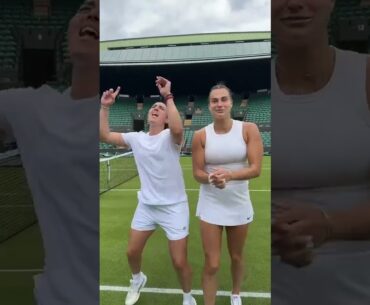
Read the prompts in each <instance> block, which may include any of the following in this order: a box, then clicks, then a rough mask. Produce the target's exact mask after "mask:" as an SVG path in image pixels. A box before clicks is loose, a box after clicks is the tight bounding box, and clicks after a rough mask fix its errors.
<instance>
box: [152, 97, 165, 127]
mask: <svg viewBox="0 0 370 305" xmlns="http://www.w3.org/2000/svg"><path fill="white" fill-rule="evenodd" d="M148 123H149V124H157V125H164V124H165V123H167V106H166V104H164V103H162V102H157V103H155V104H153V106H152V107H151V108H150V109H149V112H148Z"/></svg>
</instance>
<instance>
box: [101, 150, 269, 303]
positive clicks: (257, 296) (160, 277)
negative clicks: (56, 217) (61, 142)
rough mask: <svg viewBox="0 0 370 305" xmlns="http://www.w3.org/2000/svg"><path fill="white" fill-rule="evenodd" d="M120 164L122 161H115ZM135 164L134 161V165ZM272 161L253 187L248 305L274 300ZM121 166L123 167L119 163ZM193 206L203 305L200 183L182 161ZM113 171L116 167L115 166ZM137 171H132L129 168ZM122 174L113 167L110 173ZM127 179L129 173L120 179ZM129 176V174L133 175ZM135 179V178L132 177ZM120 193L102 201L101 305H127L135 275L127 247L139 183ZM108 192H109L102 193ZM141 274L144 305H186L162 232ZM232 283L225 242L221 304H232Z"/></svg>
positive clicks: (194, 256) (196, 274) (196, 284)
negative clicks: (198, 210)
mask: <svg viewBox="0 0 370 305" xmlns="http://www.w3.org/2000/svg"><path fill="white" fill-rule="evenodd" d="M115 162H117V161H115ZM131 162H132V161H131ZM270 162H271V159H270V157H264V160H263V167H262V168H263V170H262V174H261V176H260V177H259V178H257V179H255V180H253V181H251V183H250V190H251V198H252V202H253V206H254V210H255V218H254V219H255V220H254V222H253V224H252V225H251V226H250V230H249V237H248V241H247V244H246V248H245V253H246V262H247V267H246V271H247V272H246V280H245V281H244V284H243V288H242V291H243V293H242V296H243V304H244V305H251V304H257V305H268V304H271V298H270V291H271V286H270V168H271V164H270ZM118 164H119V162H118ZM181 164H182V168H183V173H184V179H185V185H186V189H187V194H188V199H189V205H190V213H191V214H190V215H191V217H190V236H189V247H188V254H189V260H190V264H191V266H192V269H193V290H194V291H195V298H196V299H197V301H198V304H202V303H203V301H202V295H201V272H202V267H203V253H202V248H201V240H200V234H199V226H198V219H197V218H196V217H195V209H196V202H197V198H198V189H199V185H198V183H197V182H196V181H195V180H194V179H193V177H192V169H191V158H190V157H182V158H181ZM112 165H113V163H112ZM126 166H128V167H129V168H130V171H131V169H132V166H131V165H126ZM105 168H106V167H103V168H101V172H102V174H101V179H103V182H102V181H101V184H104V180H105V179H106V177H107V176H106V175H107V174H106V172H105ZM114 170H117V169H116V168H114V166H111V171H114ZM119 172H120V174H121V175H123V174H124V169H120V170H119V171H118V170H117V174H118V175H119ZM128 172H129V171H128ZM130 177H131V176H130ZM130 177H127V179H129V180H128V181H127V182H125V183H123V184H120V185H119V186H118V187H116V188H114V189H112V190H110V191H107V192H104V193H103V194H102V195H101V197H100V285H101V286H100V291H101V302H100V304H101V305H116V304H117V305H122V304H124V298H125V295H126V291H127V288H128V285H129V279H130V276H131V274H130V271H129V267H128V263H127V260H126V255H125V252H126V247H127V241H128V232H129V227H130V223H131V219H132V216H133V213H134V210H135V208H136V204H137V193H136V192H137V190H138V188H139V187H140V183H139V179H138V177H137V176H136V177H134V178H131V179H130ZM101 188H102V190H103V191H104V190H105V186H102V187H101ZM142 266H143V268H142V270H143V271H144V272H145V273H146V274H147V276H148V282H147V284H146V289H145V290H144V291H143V293H142V295H141V297H140V300H139V301H138V303H137V304H139V305H149V304H150V305H157V304H158V305H174V304H181V302H182V295H181V290H180V286H179V284H178V281H177V277H176V274H175V271H174V270H173V268H172V265H171V260H170V257H169V253H168V248H167V240H166V237H165V234H164V232H163V231H162V230H161V229H159V230H157V231H156V232H155V233H154V234H153V236H152V237H151V238H150V239H149V241H148V244H147V246H146V249H145V251H144V254H143V265H142ZM230 289H231V277H230V272H229V257H228V254H227V249H226V244H225V242H223V250H222V260H221V268H220V271H219V293H220V294H221V295H220V296H219V297H218V300H217V304H220V305H221V304H230V300H229V297H228V296H229V293H230Z"/></svg>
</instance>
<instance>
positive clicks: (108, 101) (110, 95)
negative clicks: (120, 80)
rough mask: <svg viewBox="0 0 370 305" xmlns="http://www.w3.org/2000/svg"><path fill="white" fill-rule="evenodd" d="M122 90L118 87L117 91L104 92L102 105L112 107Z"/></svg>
mask: <svg viewBox="0 0 370 305" xmlns="http://www.w3.org/2000/svg"><path fill="white" fill-rule="evenodd" d="M120 90H121V87H120V86H118V87H117V89H116V91H113V89H109V90H106V91H104V92H103V95H102V97H101V100H100V102H101V104H102V105H103V106H106V107H110V106H112V105H113V104H114V102H115V100H116V97H117V95H118V93H119V91H120Z"/></svg>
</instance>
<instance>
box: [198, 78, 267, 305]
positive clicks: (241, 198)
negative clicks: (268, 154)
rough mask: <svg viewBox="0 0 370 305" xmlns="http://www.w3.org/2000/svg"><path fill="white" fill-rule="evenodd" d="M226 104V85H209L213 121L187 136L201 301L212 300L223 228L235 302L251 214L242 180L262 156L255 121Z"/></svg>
mask: <svg viewBox="0 0 370 305" xmlns="http://www.w3.org/2000/svg"><path fill="white" fill-rule="evenodd" d="M231 108H232V98H231V92H230V89H229V88H227V87H226V86H225V85H223V84H218V85H216V86H214V87H212V88H211V90H210V93H209V110H210V112H211V114H212V116H213V123H212V124H210V125H208V126H206V127H205V128H203V129H201V130H199V131H197V132H196V133H195V135H194V139H193V147H192V153H193V175H194V178H195V179H196V180H197V181H198V182H199V183H201V186H200V194H199V201H198V206H197V216H198V217H199V219H200V229H201V236H202V243H203V250H204V254H205V265H204V269H203V278H202V285H203V292H204V304H205V305H214V304H215V301H216V292H217V271H218V269H219V266H220V254H221V240H222V231H223V228H225V230H226V234H227V243H228V249H229V254H230V257H231V273H232V282H233V289H232V294H231V304H233V305H237V304H241V299H240V295H239V294H240V289H241V284H242V279H243V266H244V260H243V247H244V243H245V240H246V237H247V232H248V224H249V223H250V222H251V221H252V220H253V207H252V203H251V201H250V198H249V191H248V181H247V180H249V179H252V178H254V177H257V176H259V174H260V171H261V161H262V156H263V145H262V140H261V136H260V133H259V130H258V127H257V126H256V125H255V124H254V123H247V122H241V121H236V120H233V119H232V118H231V114H230V113H231ZM247 161H248V162H247Z"/></svg>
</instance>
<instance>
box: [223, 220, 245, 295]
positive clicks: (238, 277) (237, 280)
mask: <svg viewBox="0 0 370 305" xmlns="http://www.w3.org/2000/svg"><path fill="white" fill-rule="evenodd" d="M247 233H248V224H246V225H241V226H232V227H226V234H227V247H228V249H229V254H230V258H231V276H232V281H233V289H232V294H239V293H240V290H241V285H242V281H243V276H244V259H243V248H244V244H245V240H246V238H247Z"/></svg>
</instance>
